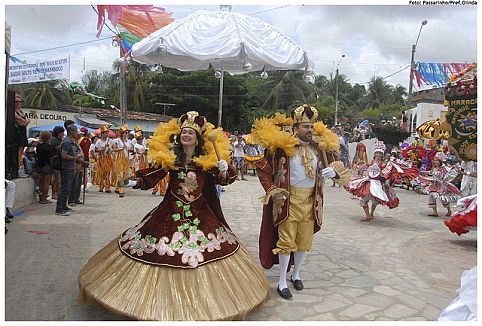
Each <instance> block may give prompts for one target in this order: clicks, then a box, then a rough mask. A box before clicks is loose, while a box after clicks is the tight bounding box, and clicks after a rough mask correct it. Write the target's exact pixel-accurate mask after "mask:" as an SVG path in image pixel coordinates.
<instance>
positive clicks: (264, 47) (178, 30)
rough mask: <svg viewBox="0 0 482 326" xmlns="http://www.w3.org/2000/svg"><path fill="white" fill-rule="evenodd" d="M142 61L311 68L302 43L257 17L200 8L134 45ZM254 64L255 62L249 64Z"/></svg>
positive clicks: (236, 68)
mask: <svg viewBox="0 0 482 326" xmlns="http://www.w3.org/2000/svg"><path fill="white" fill-rule="evenodd" d="M132 58H133V59H134V60H135V61H137V62H140V63H144V64H148V65H152V64H160V65H163V66H166V67H171V68H176V69H179V70H183V71H189V70H203V69H208V68H209V65H210V64H211V65H212V66H213V67H214V68H215V69H217V70H221V69H223V70H224V71H228V72H230V73H233V74H237V73H245V72H247V71H250V70H253V71H257V70H262V69H265V70H295V69H305V70H310V71H312V70H313V69H314V64H313V62H312V61H311V60H309V58H308V56H307V53H306V51H305V50H303V49H302V48H301V47H300V46H299V45H297V44H296V43H294V42H293V41H292V40H290V39H289V38H288V37H287V36H285V35H284V34H283V33H281V32H279V31H277V30H276V29H275V28H273V27H272V26H270V25H269V24H267V23H265V22H262V21H260V20H259V19H257V18H254V17H251V16H247V15H243V14H239V13H233V12H228V11H214V12H211V11H197V12H195V13H193V14H190V15H189V16H187V17H186V18H184V19H181V20H178V21H176V22H173V23H171V24H169V25H167V26H166V27H164V28H162V29H160V30H158V31H156V32H154V33H152V34H151V35H149V36H147V37H146V38H144V39H143V40H142V41H140V42H138V43H136V44H134V46H133V47H132ZM249 65H251V66H249Z"/></svg>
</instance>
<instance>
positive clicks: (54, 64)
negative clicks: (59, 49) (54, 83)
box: [8, 58, 70, 84]
mask: <svg viewBox="0 0 482 326" xmlns="http://www.w3.org/2000/svg"><path fill="white" fill-rule="evenodd" d="M52 79H70V59H69V58H64V59H58V60H51V61H45V62H38V63H27V64H12V65H10V67H9V70H8V83H9V84H23V83H36V82H42V81H49V80H52Z"/></svg>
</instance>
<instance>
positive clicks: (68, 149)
mask: <svg viewBox="0 0 482 326" xmlns="http://www.w3.org/2000/svg"><path fill="white" fill-rule="evenodd" d="M77 137H78V131H77V127H76V126H75V125H69V126H68V127H67V137H64V139H62V143H61V144H60V155H61V157H62V164H61V166H60V191H59V197H58V199H57V207H56V209H55V214H56V215H62V216H68V215H69V213H68V211H69V210H71V208H69V207H68V206H67V199H68V197H69V192H70V188H71V187H72V181H73V180H74V165H75V161H77V162H79V163H81V162H83V161H84V156H83V155H82V154H80V153H77Z"/></svg>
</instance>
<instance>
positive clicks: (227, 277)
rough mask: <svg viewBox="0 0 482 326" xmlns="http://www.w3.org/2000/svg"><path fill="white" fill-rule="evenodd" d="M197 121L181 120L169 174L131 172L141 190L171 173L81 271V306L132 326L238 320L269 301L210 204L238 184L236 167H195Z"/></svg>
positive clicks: (199, 140) (260, 277)
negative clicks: (154, 198)
mask: <svg viewBox="0 0 482 326" xmlns="http://www.w3.org/2000/svg"><path fill="white" fill-rule="evenodd" d="M195 117H197V118H196V120H194V118H195ZM200 118H201V117H200V116H198V115H197V113H196V115H195V116H194V117H193V113H192V112H189V113H187V114H185V115H183V116H181V118H180V119H179V122H178V124H179V127H178V129H177V131H178V132H179V129H180V132H179V134H177V137H178V138H177V139H179V143H178V144H176V145H175V148H174V153H179V152H181V151H183V152H184V153H181V154H176V155H177V156H176V162H175V164H174V165H175V167H173V168H171V169H169V170H165V169H161V168H155V167H152V168H149V169H144V170H139V171H137V179H136V182H137V185H136V188H141V189H144V190H147V189H150V188H152V187H153V186H154V185H155V184H156V183H158V182H159V180H161V179H162V178H164V177H165V176H166V175H167V173H169V176H170V178H169V185H168V191H167V193H166V195H165V197H164V198H163V200H162V202H161V203H160V204H159V206H157V207H156V208H155V209H153V210H152V211H151V212H149V213H148V214H147V215H146V216H145V217H144V218H143V219H142V220H141V222H140V223H139V224H137V225H135V226H133V227H131V228H129V229H128V230H126V231H124V232H123V233H122V234H121V235H120V236H119V237H117V238H116V239H114V240H113V241H111V242H110V243H109V244H108V245H107V246H105V247H104V248H103V249H101V250H100V251H99V252H97V253H96V254H95V255H94V256H93V257H92V258H91V259H90V260H89V261H88V262H87V264H86V265H85V266H84V267H83V268H82V270H81V271H80V274H79V287H80V294H79V301H80V302H81V303H82V302H85V301H86V300H87V299H90V300H92V301H94V302H97V303H99V304H101V305H102V306H104V307H105V308H106V309H107V310H109V311H111V312H112V313H116V314H119V315H122V316H126V317H128V318H131V319H138V320H161V321H168V320H242V319H244V318H245V316H246V314H247V313H248V312H249V311H251V310H253V309H255V308H258V307H260V306H261V305H262V304H263V302H265V301H266V300H267V299H268V297H269V283H268V281H267V279H266V277H265V276H264V273H263V271H262V270H261V269H260V268H259V267H258V265H257V264H256V262H255V260H254V259H253V258H252V257H251V255H250V253H249V252H248V251H247V250H246V248H245V247H243V246H242V245H241V243H240V242H239V240H238V239H237V237H236V235H235V234H234V233H233V232H232V231H231V229H230V228H229V226H228V224H227V222H226V220H225V219H224V216H223V213H222V210H221V206H220V202H219V199H218V197H217V196H216V191H215V184H222V185H227V184H229V183H232V182H234V181H235V180H236V172H235V169H234V167H232V166H228V164H227V163H226V161H224V160H222V159H221V160H220V161H218V163H217V164H218V166H219V168H206V166H203V165H202V162H200V163H199V164H197V163H195V162H194V161H193V159H195V158H196V157H199V156H200V155H201V153H202V152H203V149H205V148H204V147H203V145H204V140H203V137H202V136H201V135H202V133H203V129H202V125H204V124H201V125H199V123H200V122H201V123H202V122H203V120H201V119H200ZM203 119H204V118H203ZM204 121H205V120H204ZM161 134H162V133H161ZM168 136H169V135H168ZM169 138H171V137H166V139H169ZM228 146H229V145H227V146H226V148H228ZM152 147H153V148H154V146H152ZM194 148H195V149H194ZM189 153H191V154H189ZM227 153H228V155H229V152H228V151H227Z"/></svg>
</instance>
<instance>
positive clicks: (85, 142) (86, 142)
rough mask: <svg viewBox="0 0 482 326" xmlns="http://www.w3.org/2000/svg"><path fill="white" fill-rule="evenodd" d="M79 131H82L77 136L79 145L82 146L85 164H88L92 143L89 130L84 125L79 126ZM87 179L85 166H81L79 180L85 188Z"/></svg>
mask: <svg viewBox="0 0 482 326" xmlns="http://www.w3.org/2000/svg"><path fill="white" fill-rule="evenodd" d="M80 132H81V133H82V134H81V135H80V138H79V146H80V148H82V152H83V153H84V161H85V162H86V163H85V166H87V165H89V149H90V146H91V145H92V141H91V140H90V138H89V134H88V133H89V130H88V129H87V128H86V127H82V128H80ZM87 179H88V172H87V169H86V168H83V173H82V179H81V182H82V183H83V185H84V188H87Z"/></svg>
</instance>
